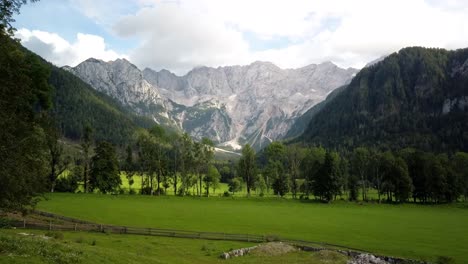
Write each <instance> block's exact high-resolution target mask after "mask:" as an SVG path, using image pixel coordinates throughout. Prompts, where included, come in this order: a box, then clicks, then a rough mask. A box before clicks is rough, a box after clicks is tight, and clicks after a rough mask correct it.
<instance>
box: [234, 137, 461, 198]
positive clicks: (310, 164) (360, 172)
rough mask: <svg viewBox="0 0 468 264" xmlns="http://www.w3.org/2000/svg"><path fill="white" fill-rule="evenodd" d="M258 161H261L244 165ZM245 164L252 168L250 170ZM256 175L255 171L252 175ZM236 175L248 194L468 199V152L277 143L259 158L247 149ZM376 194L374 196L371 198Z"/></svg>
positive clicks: (235, 181)
mask: <svg viewBox="0 0 468 264" xmlns="http://www.w3.org/2000/svg"><path fill="white" fill-rule="evenodd" d="M246 160H247V161H252V160H257V162H252V163H249V162H247V163H246V162H245V161H246ZM244 164H250V165H249V166H250V168H249V169H245V168H244ZM252 171H253V173H251V172H252ZM238 174H239V175H240V176H241V178H238V179H232V180H231V184H232V185H233V186H236V185H238V184H237V182H238V181H242V182H244V183H245V185H246V188H247V193H248V194H250V191H251V190H257V189H258V191H259V193H260V194H262V193H263V192H265V191H268V189H269V188H271V189H272V190H273V192H274V194H276V195H278V196H285V195H286V194H288V193H290V194H291V196H292V197H293V198H301V199H310V198H314V199H318V200H322V201H332V200H335V199H337V198H338V197H339V198H343V197H345V198H347V199H349V200H352V201H356V200H358V199H359V200H363V201H370V200H376V201H378V202H382V201H384V202H399V203H401V202H408V201H413V202H418V203H443V202H454V201H457V200H458V199H460V198H464V199H465V200H466V198H467V197H468V153H464V152H456V153H454V154H453V155H450V156H449V155H447V154H434V153H430V152H424V151H420V150H416V149H411V148H405V149H402V150H399V151H396V152H395V151H394V152H391V151H379V150H377V149H372V148H366V147H358V148H355V149H354V150H352V151H345V152H341V153H339V152H337V151H333V150H329V149H325V148H323V147H300V146H298V145H284V144H283V143H281V142H273V143H272V144H270V145H269V146H268V147H266V148H265V149H264V150H263V151H262V152H261V153H259V155H258V157H257V158H255V153H254V152H253V151H252V150H251V148H250V147H249V146H246V147H244V149H243V155H242V158H241V160H240V161H239V171H238ZM370 190H375V192H376V193H377V196H376V197H370V196H369V192H370Z"/></svg>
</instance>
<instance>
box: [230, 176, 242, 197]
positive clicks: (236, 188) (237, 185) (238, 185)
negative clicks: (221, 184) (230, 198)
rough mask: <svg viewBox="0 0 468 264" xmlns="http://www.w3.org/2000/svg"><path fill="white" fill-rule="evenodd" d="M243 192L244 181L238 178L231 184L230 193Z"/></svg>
mask: <svg viewBox="0 0 468 264" xmlns="http://www.w3.org/2000/svg"><path fill="white" fill-rule="evenodd" d="M241 190H242V179H240V178H238V177H236V178H233V179H232V180H231V181H230V182H229V191H230V192H232V194H233V195H234V193H236V192H240V191H241Z"/></svg>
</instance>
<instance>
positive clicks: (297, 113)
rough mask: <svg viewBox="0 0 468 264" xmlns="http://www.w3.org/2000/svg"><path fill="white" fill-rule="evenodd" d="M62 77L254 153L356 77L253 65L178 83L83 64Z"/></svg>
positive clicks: (330, 67)
mask: <svg viewBox="0 0 468 264" xmlns="http://www.w3.org/2000/svg"><path fill="white" fill-rule="evenodd" d="M64 69H65V70H67V71H69V72H71V73H73V74H74V75H76V76H77V77H79V78H80V79H82V80H83V81H85V82H86V83H88V84H89V85H90V86H91V87H93V88H94V89H95V90H97V91H99V92H102V93H104V94H106V95H107V96H109V97H111V98H113V99H115V100H117V101H118V102H119V103H120V104H121V105H122V106H123V107H124V108H125V109H126V110H127V111H130V112H132V113H135V114H136V115H139V116H143V117H148V118H150V119H152V120H153V121H154V122H155V123H158V124H161V125H163V126H166V127H171V128H174V129H178V130H180V131H185V132H187V133H189V134H190V135H191V136H192V137H193V138H195V139H201V138H203V137H207V138H209V139H211V140H213V141H214V142H215V143H216V144H218V145H219V146H225V147H227V148H232V149H239V148H240V147H241V145H243V144H245V143H249V144H251V145H253V146H254V147H255V148H257V149H260V148H262V147H264V146H265V145H266V144H268V143H269V142H271V141H273V140H278V139H281V138H283V137H285V136H286V135H287V134H288V131H289V130H290V129H291V127H293V124H294V123H295V122H296V120H297V119H298V118H299V117H301V116H302V115H303V114H304V113H306V112H307V111H308V110H309V109H311V108H312V107H313V106H314V105H316V104H317V103H319V102H321V101H323V100H324V99H325V98H326V96H327V95H328V94H330V93H331V92H332V91H333V90H334V89H336V88H338V87H341V86H343V85H346V84H348V83H349V82H350V81H351V79H352V78H353V77H354V76H355V74H356V73H357V72H358V70H356V69H353V68H349V69H342V68H339V67H338V66H336V65H334V64H333V63H331V62H325V63H322V64H312V65H309V66H306V67H303V68H299V69H281V68H279V67H277V66H275V65H274V64H272V63H269V62H260V61H257V62H254V63H252V64H250V65H246V66H226V67H218V68H210V67H197V68H194V69H193V70H191V71H190V72H188V73H187V74H186V75H184V76H177V75H175V74H173V73H171V72H170V71H167V70H161V71H154V70H152V69H148V68H146V69H144V70H140V69H138V68H137V67H136V66H135V65H133V64H132V63H130V62H129V61H127V60H125V59H117V60H115V61H109V62H104V61H101V60H97V59H88V60H86V61H84V62H82V63H80V64H79V65H77V66H76V67H73V68H71V67H64Z"/></svg>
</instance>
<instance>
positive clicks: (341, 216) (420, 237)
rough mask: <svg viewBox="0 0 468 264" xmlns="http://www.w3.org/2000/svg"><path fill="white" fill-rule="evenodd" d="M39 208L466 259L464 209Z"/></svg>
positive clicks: (138, 201)
mask: <svg viewBox="0 0 468 264" xmlns="http://www.w3.org/2000/svg"><path fill="white" fill-rule="evenodd" d="M46 197H47V199H46V200H43V201H41V202H40V203H39V204H38V206H37V209H39V210H43V211H48V212H53V213H57V214H62V215H66V216H71V217H75V218H80V219H85V220H90V221H94V222H98V223H103V224H115V225H126V226H138V227H153V228H170V229H183V230H194V231H213V232H229V233H249V234H265V235H270V234H275V235H279V236H280V237H283V238H290V239H302V240H310V241H317V242H326V243H331V244H338V245H343V246H348V247H354V248H358V249H363V250H366V251H370V252H373V253H378V254H384V255H391V256H399V257H407V258H415V259H422V260H434V259H435V257H436V256H449V257H452V258H454V259H455V260H456V261H457V263H465V261H466V260H467V259H468V248H467V247H466V245H467V244H468V207H467V206H466V204H452V205H438V206H424V205H414V204H403V205H388V204H371V203H368V204H367V203H363V204H360V203H350V202H340V201H336V202H334V203H331V204H322V203H314V202H300V201H297V200H292V199H280V198H273V197H268V198H256V197H254V198H241V197H234V198H232V197H209V198H206V197H177V196H160V197H156V196H153V197H151V196H140V195H100V194H62V193H55V194H48V195H46Z"/></svg>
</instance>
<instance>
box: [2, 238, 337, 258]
mask: <svg viewBox="0 0 468 264" xmlns="http://www.w3.org/2000/svg"><path fill="white" fill-rule="evenodd" d="M20 232H21V233H24V232H26V233H27V234H35V235H39V236H35V237H33V236H23V235H19V233H20ZM44 234H45V232H43V231H42V232H41V231H33V230H1V229H0V263H2V264H3V263H5V264H6V263H8V264H20V263H21V264H39V263H44V264H50V263H60V264H77V263H112V264H114V263H115V264H119V263H122V264H123V263H125V264H128V263H181V264H184V263H187V264H188V263H195V264H196V263H202V264H211V263H225V264H231V263H232V264H244V263H245V264H246V263H265V264H267V263H270V264H280V263H293V264H295V263H297V264H299V263H301V264H344V263H346V259H345V258H344V257H343V256H341V255H338V254H337V253H333V254H332V255H331V259H330V255H324V254H321V253H308V252H292V253H287V254H284V255H281V256H258V255H256V254H254V253H252V254H250V255H247V256H244V257H238V258H234V259H229V260H222V259H220V258H219V255H220V254H221V253H222V252H224V251H229V250H230V249H237V248H242V247H248V246H252V244H249V243H240V242H226V241H205V240H194V239H181V238H162V237H148V236H135V235H110V234H102V233H74V232H61V233H58V234H61V235H60V236H56V238H50V239H44V237H43V235H44ZM53 234H54V235H55V234H57V232H54V233H53Z"/></svg>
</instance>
